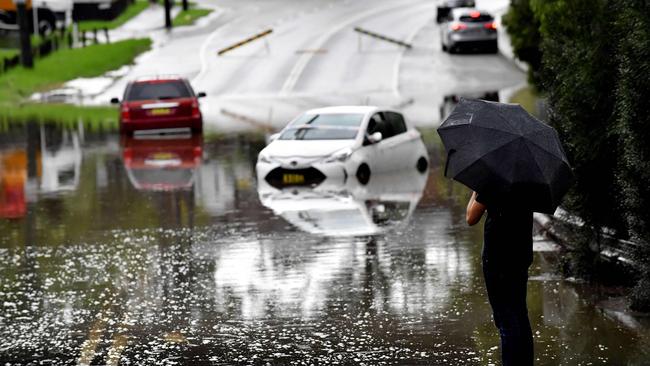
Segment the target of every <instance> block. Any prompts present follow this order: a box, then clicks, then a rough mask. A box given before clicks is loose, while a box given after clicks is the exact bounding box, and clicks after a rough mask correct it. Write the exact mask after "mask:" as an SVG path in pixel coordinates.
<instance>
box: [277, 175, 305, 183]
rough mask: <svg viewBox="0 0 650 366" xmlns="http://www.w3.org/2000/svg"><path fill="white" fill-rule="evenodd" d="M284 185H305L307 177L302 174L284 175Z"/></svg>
mask: <svg viewBox="0 0 650 366" xmlns="http://www.w3.org/2000/svg"><path fill="white" fill-rule="evenodd" d="M282 183H283V184H304V183H305V176H304V175H302V174H283V175H282Z"/></svg>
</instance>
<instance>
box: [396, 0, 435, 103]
mask: <svg viewBox="0 0 650 366" xmlns="http://www.w3.org/2000/svg"><path fill="white" fill-rule="evenodd" d="M429 7H431V8H432V10H435V7H434V6H432V4H424V5H420V6H419V7H417V9H420V8H429ZM434 17H435V15H434ZM432 19H433V17H432ZM427 25H429V21H425V22H424V23H423V24H422V25H421V26H419V27H416V28H415V29H414V30H413V32H411V33H410V34H409V35H408V37H406V42H408V43H410V44H413V41H414V40H415V37H417V35H418V34H419V33H420V32H421V31H422V29H424V28H425V27H426V26H427ZM405 53H406V50H402V52H400V54H399V55H398V56H397V60H396V61H395V65H394V67H393V95H394V96H395V97H397V98H400V96H401V94H400V92H399V73H400V69H401V67H402V60H403V59H404V54H405Z"/></svg>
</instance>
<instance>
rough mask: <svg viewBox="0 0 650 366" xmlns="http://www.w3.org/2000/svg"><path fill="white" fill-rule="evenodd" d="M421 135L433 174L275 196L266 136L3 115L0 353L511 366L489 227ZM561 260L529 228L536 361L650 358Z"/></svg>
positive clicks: (133, 361)
mask: <svg viewBox="0 0 650 366" xmlns="http://www.w3.org/2000/svg"><path fill="white" fill-rule="evenodd" d="M422 132H423V135H424V137H425V141H426V142H427V147H428V149H429V152H430V161H431V169H430V170H429V172H427V173H426V174H424V175H423V174H420V173H418V172H417V171H415V169H414V170H413V171H404V172H397V173H394V174H391V175H388V176H377V177H373V179H372V181H371V182H370V184H369V185H368V186H360V185H358V184H355V182H354V181H350V182H347V183H346V184H345V185H343V186H330V187H321V189H297V190H290V191H285V192H279V191H277V190H276V191H274V190H273V189H271V188H270V187H266V186H265V185H264V184H258V182H257V179H256V175H255V161H256V159H257V153H258V152H259V150H261V149H262V148H263V147H264V145H265V142H264V136H263V135H256V134H246V135H236V136H235V135H225V136H198V137H197V136H194V137H188V136H183V137H180V136H176V137H168V138H163V139H133V138H131V139H125V138H120V137H119V136H118V135H117V134H115V133H112V132H105V131H104V132H102V131H94V132H92V131H84V130H83V129H81V128H68V129H61V128H55V127H52V126H40V125H28V126H22V125H18V126H8V127H6V128H5V129H4V130H3V132H2V133H0V177H1V179H2V185H1V186H0V216H1V217H2V218H0V233H1V235H0V306H1V307H2V311H1V312H0V361H2V364H6V365H13V364H20V365H25V364H45V365H53V364H56V365H59V364H66V365H88V364H97V365H99V364H101V365H104V364H107V365H118V364H120V365H154V364H155V365H180V364H186V365H249V364H250V365H266V364H270V365H281V364H282V365H283V364H295V365H312V364H313V365H318V364H320V365H322V364H332V365H337V364H339V365H384V364H385V365H395V364H399V365H490V364H494V365H496V364H499V361H498V360H499V351H498V342H499V339H498V334H497V331H496V329H495V328H494V326H493V324H492V321H491V316H490V308H489V304H488V303H487V296H486V294H485V290H484V287H483V281H482V274H481V267H480V263H481V262H480V251H481V241H482V239H481V236H482V233H481V228H480V227H478V228H471V229H470V228H467V227H466V225H465V223H464V205H465V203H466V199H467V197H468V192H467V191H466V190H465V189H464V188H463V187H461V186H460V185H457V184H455V183H453V182H451V181H449V180H447V179H445V178H444V177H443V176H442V172H441V169H440V165H441V163H442V161H443V155H442V153H441V152H442V147H441V146H440V145H439V143H438V142H437V139H436V137H435V136H436V135H435V131H434V130H432V129H431V130H423V131H422ZM156 167H158V168H156ZM557 262H558V254H557V252H555V251H553V245H552V244H551V243H547V242H545V241H543V240H542V239H541V238H536V255H535V262H534V264H533V267H532V269H531V281H530V284H529V299H528V303H529V307H530V317H531V321H532V323H533V332H534V333H535V347H536V354H537V358H538V362H537V364H538V365H648V364H650V351H649V350H650V334H649V330H648V329H650V324H648V323H649V322H648V321H647V319H646V320H643V319H634V318H627V317H624V316H623V315H622V314H621V313H618V312H616V311H615V307H612V308H613V309H614V310H611V309H610V310H607V309H608V308H607V307H604V306H602V303H603V302H602V301H603V300H604V299H607V298H609V297H611V296H615V295H620V294H618V293H610V291H612V290H611V289H610V290H604V289H594V288H593V287H589V286H587V285H585V284H579V283H574V282H569V281H565V280H562V279H561V278H560V277H557V276H556V275H555V268H556V263H557ZM615 301H616V300H615V298H614V300H610V303H611V302H615Z"/></svg>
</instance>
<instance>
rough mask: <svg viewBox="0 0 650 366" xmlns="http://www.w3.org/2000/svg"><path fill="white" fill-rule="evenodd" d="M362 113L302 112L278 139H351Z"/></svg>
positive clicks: (356, 130) (361, 119)
mask: <svg viewBox="0 0 650 366" xmlns="http://www.w3.org/2000/svg"><path fill="white" fill-rule="evenodd" d="M362 121H363V114H352V113H351V114H346V113H337V114H303V115H302V116H300V117H299V118H297V119H296V120H295V121H293V122H291V124H290V125H289V127H288V128H287V129H286V130H285V131H284V132H283V133H282V135H281V136H280V140H353V139H354V138H356V137H357V134H358V133H359V127H360V126H361V122H362Z"/></svg>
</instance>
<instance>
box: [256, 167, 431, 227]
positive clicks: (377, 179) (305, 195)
mask: <svg viewBox="0 0 650 366" xmlns="http://www.w3.org/2000/svg"><path fill="white" fill-rule="evenodd" d="M426 180H427V175H426V174H422V173H420V172H418V171H417V170H416V169H408V170H402V171H397V172H392V173H383V174H377V175H374V176H373V179H372V180H371V181H370V182H369V183H368V184H366V185H362V184H360V183H359V182H357V181H356V180H354V179H351V180H349V181H348V182H347V183H345V184H336V183H330V182H331V181H328V182H325V183H323V184H321V185H319V186H317V187H315V188H309V187H294V188H288V189H283V190H280V189H276V188H274V187H273V186H271V185H270V184H268V183H266V182H260V183H259V186H258V193H259V195H260V200H261V202H262V204H263V205H264V206H266V207H268V208H270V209H271V210H273V212H274V213H275V214H276V215H279V216H281V217H283V218H284V219H285V220H287V221H289V222H290V223H291V224H293V225H295V226H296V227H298V228H299V229H300V230H302V231H305V232H308V233H311V234H315V235H323V236H366V235H376V234H380V233H382V232H384V231H386V230H388V229H390V228H395V227H398V226H400V225H403V224H405V223H406V222H407V221H408V219H409V217H410V216H411V214H412V213H413V210H415V207H416V206H417V204H418V202H419V201H420V198H422V191H423V190H424V186H425V185H426Z"/></svg>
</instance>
